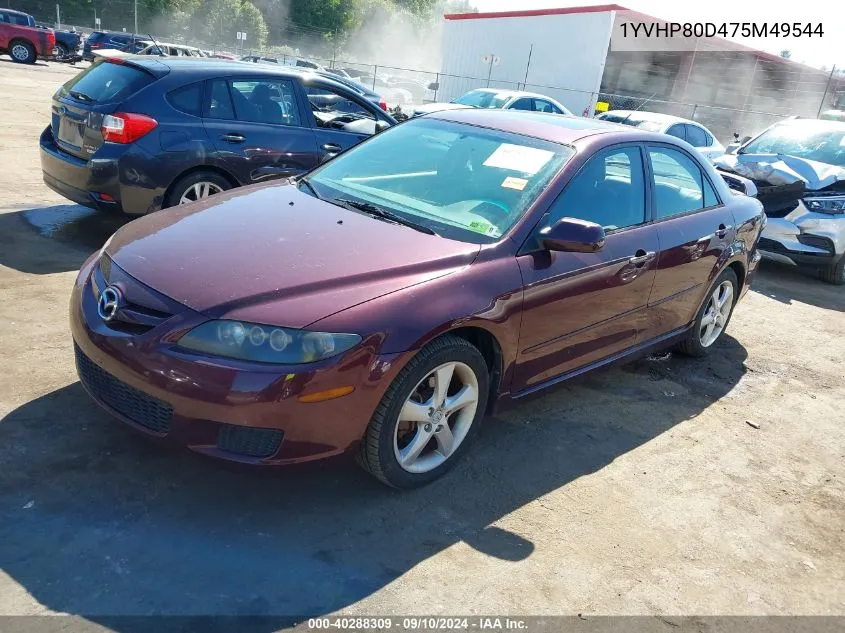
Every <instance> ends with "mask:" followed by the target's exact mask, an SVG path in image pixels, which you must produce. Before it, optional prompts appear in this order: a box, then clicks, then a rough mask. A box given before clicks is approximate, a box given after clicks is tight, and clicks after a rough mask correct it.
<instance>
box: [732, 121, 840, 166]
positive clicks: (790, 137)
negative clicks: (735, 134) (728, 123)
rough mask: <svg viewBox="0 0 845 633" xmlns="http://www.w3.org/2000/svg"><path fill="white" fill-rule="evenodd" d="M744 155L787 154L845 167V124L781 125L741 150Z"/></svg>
mask: <svg viewBox="0 0 845 633" xmlns="http://www.w3.org/2000/svg"><path fill="white" fill-rule="evenodd" d="M740 153H742V154H787V155H789V156H795V157H797V158H803V159H806V160H814V161H818V162H820V163H827V164H829V165H836V166H838V167H845V124H843V123H836V122H833V121H819V120H815V119H799V120H796V121H789V122H788V123H779V124H777V125H775V126H773V127H771V128H769V129H768V130H767V131H765V132H763V133H762V134H761V135H760V136H758V137H757V138H756V139H754V140H753V141H751V142H750V143H749V144H748V145H746V146H745V147H743V148H742V150H740Z"/></svg>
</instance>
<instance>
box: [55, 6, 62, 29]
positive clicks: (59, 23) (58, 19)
mask: <svg viewBox="0 0 845 633" xmlns="http://www.w3.org/2000/svg"><path fill="white" fill-rule="evenodd" d="M56 28H57V29H60V28H62V14H61V11H60V10H59V5H58V4H56Z"/></svg>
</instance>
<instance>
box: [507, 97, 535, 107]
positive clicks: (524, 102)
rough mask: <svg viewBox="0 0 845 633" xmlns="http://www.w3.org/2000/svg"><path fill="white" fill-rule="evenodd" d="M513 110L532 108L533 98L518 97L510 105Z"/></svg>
mask: <svg viewBox="0 0 845 633" xmlns="http://www.w3.org/2000/svg"><path fill="white" fill-rule="evenodd" d="M510 109H511V110H532V109H533V108H532V105H531V99H528V98H526V97H523V98H522V99H517V100H516V101H515V102H514V104H513V105H512V106H511V107H510Z"/></svg>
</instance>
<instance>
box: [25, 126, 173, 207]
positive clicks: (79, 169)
mask: <svg viewBox="0 0 845 633" xmlns="http://www.w3.org/2000/svg"><path fill="white" fill-rule="evenodd" d="M39 144H40V149H41V173H42V176H43V178H44V184H46V185H47V186H48V187H50V189H52V190H53V191H55V192H56V193H58V194H59V195H61V196H64V197H65V198H67V199H68V200H72V201H73V202H76V203H77V204H81V205H83V206H86V207H90V208H92V209H98V210H100V211H117V212H124V213H128V214H132V215H139V214H144V213H150V212H152V211H157V210H158V209H160V208H161V204H162V201H163V199H164V193H165V187H164V186H162V185H159V184H157V183H153V182H149V181H148V180H146V179H141V178H140V177H139V174H145V173H149V172H150V171H153V170H152V169H149V168H148V165H149V164H150V163H151V162H154V161H155V158H154V157H152V156H150V155H149V154H147V153H146V152H144V151H143V150H141V149H140V148H137V147H136V146H134V145H118V144H115V143H106V144H104V145H103V146H101V147H100V148H99V149H98V150H97V152H96V153H95V154H93V155H92V156H91V157H90V158H89V159H88V160H83V159H81V158H78V157H76V156H74V155H72V154H69V153H67V152H65V151H63V150H62V149H60V148H59V146H58V145H57V144H56V141H55V139H54V138H53V132H52V130H51V127H50V126H47V128H45V130H44V131H43V132H42V133H41V138H40V140H39ZM103 194H105V195H106V196H108V197H110V198H111V200H109V199H108V198H106V197H104V196H103Z"/></svg>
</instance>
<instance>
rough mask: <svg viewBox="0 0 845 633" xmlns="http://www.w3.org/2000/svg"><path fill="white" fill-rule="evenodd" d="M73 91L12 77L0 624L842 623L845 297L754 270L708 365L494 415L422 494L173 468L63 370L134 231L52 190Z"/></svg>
mask: <svg viewBox="0 0 845 633" xmlns="http://www.w3.org/2000/svg"><path fill="white" fill-rule="evenodd" d="M73 72H75V71H74V69H72V68H69V67H67V66H62V65H58V64H49V65H47V64H41V63H39V64H38V65H36V66H33V67H21V66H18V65H15V64H12V63H11V62H9V61H8V60H7V59H6V58H0V88H2V93H3V96H4V98H3V99H2V100H0V120H2V121H3V122H4V130H3V133H2V134H0V166H2V167H0V192H1V193H0V196H1V197H0V325H2V327H0V349H2V353H0V375H2V377H3V380H2V381H0V614H48V613H71V614H76V615H80V616H84V617H86V618H88V619H90V620H92V621H97V618H98V617H99V618H102V617H104V616H107V615H130V614H185V615H196V614H263V615H281V614H303V613H329V612H337V611H343V612H346V613H358V614H382V615H384V614H398V615H402V614H456V613H458V614H483V613H498V614H513V615H518V614H521V615H527V614H546V615H552V614H576V613H584V614H658V615H660V614H673V615H690V614H694V615H708V614H845V590H843V587H845V560H844V559H845V555H844V554H843V552H845V465H843V463H844V462H843V456H844V454H845V424H843V422H845V414H843V410H845V384H843V379H842V359H843V356H845V318H843V312H844V311H845V289H843V288H835V287H832V286H827V285H823V284H821V283H820V282H817V281H815V280H812V279H809V278H807V277H803V276H801V275H798V274H796V273H794V272H792V271H790V270H787V269H785V268H782V267H775V266H766V265H764V266H763V269H762V271H761V273H760V275H759V277H758V279H757V281H756V282H755V284H754V286H753V288H752V289H751V291H750V292H749V293H748V295H747V296H746V298H745V299H744V301H743V302H742V303H741V304H740V305H739V306H738V308H737V310H736V314H735V316H734V318H733V320H732V322H731V327H730V329H729V332H728V334H729V335H728V336H726V337H725V338H724V339H723V340H722V341H721V343H720V344H719V345H718V346H717V349H715V350H714V353H713V354H712V355H711V356H710V357H709V358H708V359H706V360H703V361H695V360H690V359H686V358H681V357H676V356H667V357H664V358H653V359H649V360H642V361H638V362H635V363H633V364H630V365H628V366H625V367H622V368H618V369H614V370H609V371H605V372H602V373H598V374H595V375H593V376H590V377H586V378H584V379H581V380H579V381H577V382H572V383H570V384H567V385H564V386H562V387H561V388H558V389H557V390H555V391H552V392H549V393H548V394H546V395H544V396H543V397H540V398H537V399H535V400H533V401H531V402H529V403H526V404H524V405H522V406H520V407H518V408H515V409H513V410H510V411H508V412H507V413H504V414H501V415H499V416H497V417H494V418H491V419H488V420H486V422H485V425H486V428H485V431H484V433H483V435H482V438H481V441H480V442H479V443H478V444H477V445H476V446H475V448H474V450H473V451H472V452H471V453H470V454H469V455H468V459H466V460H465V461H464V462H463V463H462V464H461V465H459V467H457V468H456V469H455V470H454V471H453V472H452V473H451V474H450V475H449V476H448V477H446V478H445V479H442V480H440V481H438V482H436V483H435V484H433V485H431V486H429V487H427V488H425V489H423V490H418V491H414V492H411V493H395V492H392V491H390V490H387V489H386V488H384V487H382V486H381V485H379V484H377V483H376V482H375V481H373V480H371V479H370V478H368V477H367V476H366V475H365V474H363V473H362V472H359V470H357V469H356V468H355V467H352V466H347V465H343V464H341V465H333V466H326V467H319V468H313V467H312V468H308V469H294V470H282V471H274V472H260V473H257V472H252V471H242V470H235V469H232V468H228V467H224V466H222V465H220V464H217V463H212V462H209V461H207V460H204V459H202V458H199V457H194V456H191V455H185V454H182V453H176V452H171V451H168V450H163V449H161V448H160V447H158V446H154V445H151V444H148V443H147V442H146V441H144V440H143V439H142V438H139V437H137V436H136V435H134V434H133V433H131V432H130V431H128V430H126V429H124V428H122V427H121V426H120V425H119V424H118V423H116V422H115V421H113V420H112V419H110V418H109V416H108V415H106V414H104V413H103V412H102V411H101V410H100V409H99V408H98V407H97V406H96V405H94V404H93V403H92V402H91V401H90V400H89V399H88V397H87V396H86V394H85V393H84V392H83V390H82V388H81V386H80V385H79V382H78V381H77V379H76V375H75V371H74V367H73V361H72V349H71V339H70V335H69V332H68V324H67V302H68V296H69V291H70V288H71V285H72V283H73V279H74V275H75V271H76V270H77V268H78V267H79V265H80V264H81V262H82V261H83V260H84V258H85V257H86V255H87V254H88V253H89V252H91V251H93V250H94V249H96V248H98V247H99V246H100V245H101V243H102V242H103V241H104V240H105V238H106V237H107V236H108V235H109V234H110V233H111V232H112V231H113V230H114V229H115V228H116V227H117V226H119V224H120V219H119V218H113V217H104V216H100V215H97V214H93V213H90V212H87V211H85V210H82V209H80V208H79V207H76V206H74V205H71V204H69V203H68V202H67V201H65V200H63V199H61V198H60V197H58V196H57V195H55V194H53V193H52V192H51V191H50V190H48V189H47V188H46V187H45V186H44V185H43V183H42V181H41V172H40V167H39V161H38V151H37V139H38V135H39V134H40V132H41V130H42V129H43V127H44V126H45V125H47V123H48V122H49V109H50V96H51V94H52V93H53V92H54V91H55V89H56V88H57V87H58V86H59V85H60V84H61V83H62V82H63V81H65V80H66V79H67V78H69V77H70V76H71V74H72V73H73ZM748 421H751V422H753V423H755V424H756V425H759V428H755V427H753V426H751V425H749V424H748V423H747V422H748Z"/></svg>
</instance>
